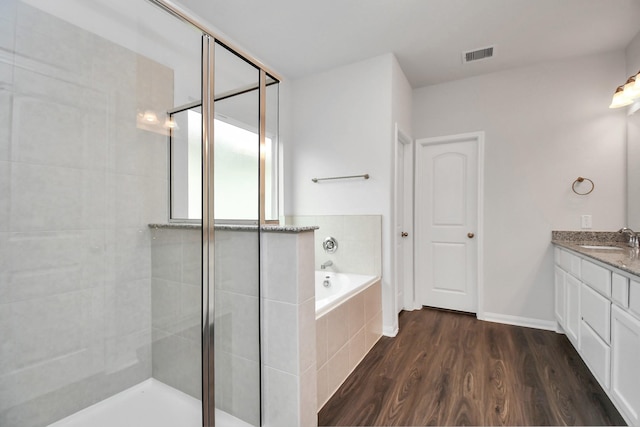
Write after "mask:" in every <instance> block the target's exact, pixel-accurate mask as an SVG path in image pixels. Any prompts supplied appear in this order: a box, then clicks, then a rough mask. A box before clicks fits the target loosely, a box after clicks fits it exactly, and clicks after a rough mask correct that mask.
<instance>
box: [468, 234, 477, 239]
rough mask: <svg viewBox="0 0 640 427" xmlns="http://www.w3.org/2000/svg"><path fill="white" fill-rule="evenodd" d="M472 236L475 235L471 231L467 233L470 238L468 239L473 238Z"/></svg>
mask: <svg viewBox="0 0 640 427" xmlns="http://www.w3.org/2000/svg"><path fill="white" fill-rule="evenodd" d="M474 236H475V234H473V233H467V237H468V238H470V239H473V237H474Z"/></svg>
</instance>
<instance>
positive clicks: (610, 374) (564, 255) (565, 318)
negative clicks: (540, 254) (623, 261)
mask: <svg viewBox="0 0 640 427" xmlns="http://www.w3.org/2000/svg"><path fill="white" fill-rule="evenodd" d="M555 261H556V265H555V269H554V278H555V292H554V294H555V304H556V307H555V315H556V319H557V321H558V325H559V328H558V329H561V330H563V331H564V332H565V333H566V335H567V337H568V338H569V341H571V343H572V344H573V346H574V347H575V348H576V350H577V351H578V354H580V357H582V359H583V360H584V361H585V363H586V365H587V366H588V367H589V369H590V370H591V372H592V373H593V375H594V376H595V377H596V379H597V380H598V382H599V383H600V385H601V386H602V388H603V389H604V390H605V391H606V392H607V394H608V395H609V397H610V398H611V400H612V402H613V403H614V405H615V406H616V408H618V410H619V411H620V413H621V414H622V415H623V416H624V417H625V419H626V420H627V421H628V422H629V423H630V425H633V426H638V427H640V277H638V276H635V275H633V274H630V273H628V272H625V271H622V270H619V269H617V268H615V267H611V266H608V265H607V264H605V263H602V262H599V261H595V260H593V259H591V258H590V257H589V256H587V255H582V254H579V253H577V252H572V251H568V250H565V249H563V248H559V247H556V248H555Z"/></svg>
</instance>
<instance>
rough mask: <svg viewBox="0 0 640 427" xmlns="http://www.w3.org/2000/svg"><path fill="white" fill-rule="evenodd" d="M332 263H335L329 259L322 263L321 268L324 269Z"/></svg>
mask: <svg viewBox="0 0 640 427" xmlns="http://www.w3.org/2000/svg"><path fill="white" fill-rule="evenodd" d="M330 265H333V261H331V260H329V261H327V262H325V263H322V264H321V265H320V269H322V270H324V269H325V268H327V267H329V266H330Z"/></svg>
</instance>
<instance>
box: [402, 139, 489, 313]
mask: <svg viewBox="0 0 640 427" xmlns="http://www.w3.org/2000/svg"><path fill="white" fill-rule="evenodd" d="M468 140H474V141H475V142H476V144H477V145H478V159H477V162H478V163H477V167H478V182H477V188H476V190H477V192H478V193H477V194H478V203H477V207H476V215H477V216H478V225H477V230H476V237H477V242H478V243H477V245H478V250H477V257H476V264H477V265H476V271H477V284H476V286H477V288H476V317H477V318H478V319H480V320H485V312H484V141H485V133H484V131H477V132H469V133H460V134H456V135H445V136H435V137H429V138H420V139H417V140H416V144H415V146H416V149H417V146H418V144H420V145H440V144H451V143H454V142H462V141H468ZM416 162H417V160H416ZM417 168H418V167H417V164H416V167H415V170H414V181H415V176H416V175H415V174H416V172H417ZM414 209H415V211H414V218H415V217H416V216H417V215H418V212H417V209H418V207H417V206H415V205H414ZM416 244H417V243H416V241H415V240H414V248H413V251H414V253H415V251H416ZM413 274H414V277H417V276H416V265H415V263H414V272H413ZM414 305H416V306H418V307H421V305H420V304H419V303H418V301H416V300H415V294H414Z"/></svg>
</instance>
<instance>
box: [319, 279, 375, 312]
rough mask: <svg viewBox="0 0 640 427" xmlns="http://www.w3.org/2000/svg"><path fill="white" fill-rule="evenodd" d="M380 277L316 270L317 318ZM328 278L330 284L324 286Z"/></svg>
mask: <svg viewBox="0 0 640 427" xmlns="http://www.w3.org/2000/svg"><path fill="white" fill-rule="evenodd" d="M377 279H378V278H377V277H376V276H368V275H364V274H351V273H334V272H331V271H316V319H317V318H319V317H321V316H322V315H324V314H326V313H328V312H329V311H331V309H333V308H334V307H336V306H338V305H339V304H340V303H342V302H343V301H346V300H348V299H349V298H350V297H351V296H352V295H355V294H357V293H358V292H360V291H361V290H363V289H365V288H367V287H368V286H369V285H372V284H373V283H374V282H375V281H376V280H377ZM325 280H328V281H329V283H330V286H328V287H327V286H324V282H325Z"/></svg>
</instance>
